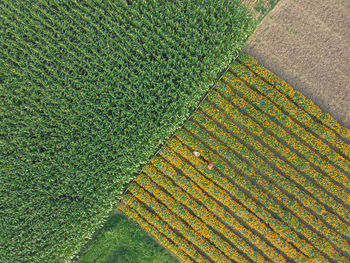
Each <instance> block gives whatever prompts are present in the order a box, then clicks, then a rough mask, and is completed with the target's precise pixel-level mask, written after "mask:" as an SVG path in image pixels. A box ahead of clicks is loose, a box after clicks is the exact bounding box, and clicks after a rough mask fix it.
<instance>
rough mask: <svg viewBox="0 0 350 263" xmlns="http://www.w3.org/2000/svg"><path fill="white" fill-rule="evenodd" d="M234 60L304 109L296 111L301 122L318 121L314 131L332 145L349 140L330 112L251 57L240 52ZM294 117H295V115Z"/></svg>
mask: <svg viewBox="0 0 350 263" xmlns="http://www.w3.org/2000/svg"><path fill="white" fill-rule="evenodd" d="M236 61H237V62H239V63H242V64H244V65H245V66H247V67H248V68H249V69H250V70H251V71H252V72H254V73H255V74H256V75H257V76H258V77H261V78H263V79H264V80H265V81H267V82H268V83H271V84H272V85H273V87H274V88H276V89H277V90H278V91H279V92H280V93H281V94H280V95H284V96H286V97H287V98H288V99H289V100H290V101H291V102H293V103H294V104H295V105H297V106H298V107H300V109H301V110H303V111H305V112H306V113H307V114H303V113H301V112H300V111H298V113H299V114H300V116H302V118H300V121H301V122H302V123H304V124H305V125H308V124H309V123H314V124H315V125H317V123H319V124H320V125H319V126H318V127H317V128H316V129H315V130H314V131H315V132H316V133H317V134H319V135H320V136H322V138H324V139H326V140H328V141H329V142H333V143H334V145H337V147H338V148H340V149H341V148H343V147H342V144H343V145H344V142H343V140H348V141H349V140H350V132H349V130H348V129H346V128H345V127H343V126H341V125H340V124H339V123H338V122H337V121H336V120H335V119H334V118H333V117H332V116H331V115H330V114H327V113H324V112H323V111H322V110H321V109H320V108H319V107H317V106H316V105H315V104H314V103H313V102H312V100H310V99H308V98H306V97H305V96H304V95H303V94H301V93H300V92H298V91H296V90H294V89H293V88H292V87H291V86H290V85H288V84H287V83H286V82H285V81H284V80H282V79H281V78H279V77H278V76H276V75H275V74H273V73H272V72H270V71H269V70H268V69H266V68H265V67H262V66H261V65H259V64H258V62H257V61H256V60H255V59H254V58H253V57H251V56H249V55H246V54H244V53H241V54H240V55H239V57H238V58H237V60H236ZM291 114H293V112H291ZM295 117H297V115H296V116H295ZM338 137H340V138H338ZM345 152H348V156H349V149H347V150H346V149H345ZM345 152H344V153H345Z"/></svg>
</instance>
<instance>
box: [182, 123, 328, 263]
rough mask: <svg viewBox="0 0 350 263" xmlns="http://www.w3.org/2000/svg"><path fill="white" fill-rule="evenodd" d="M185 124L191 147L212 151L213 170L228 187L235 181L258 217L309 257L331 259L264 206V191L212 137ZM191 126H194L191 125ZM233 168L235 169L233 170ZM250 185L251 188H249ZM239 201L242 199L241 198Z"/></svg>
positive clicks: (265, 200) (202, 150)
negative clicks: (247, 176)
mask: <svg viewBox="0 0 350 263" xmlns="http://www.w3.org/2000/svg"><path fill="white" fill-rule="evenodd" d="M186 124H187V125H185V127H184V130H185V131H186V132H187V133H188V134H190V135H191V137H192V145H191V147H193V143H195V144H197V147H198V148H199V150H200V151H201V152H205V155H206V156H207V155H208V152H209V151H211V152H212V153H213V154H212V155H211V156H210V160H212V161H214V162H215V163H217V165H216V167H217V169H215V170H218V173H219V172H221V173H220V175H221V177H223V176H225V179H227V183H226V185H227V184H228V183H229V182H231V183H229V185H230V187H234V186H233V185H232V182H235V183H236V185H235V186H236V187H237V186H240V188H239V191H240V192H241V193H240V194H241V195H242V194H244V195H245V196H247V197H248V200H249V203H248V202H247V203H244V204H245V205H246V206H247V207H249V208H250V209H251V210H252V211H254V212H255V213H256V214H257V215H258V216H259V217H261V218H262V219H263V220H264V221H265V222H267V223H268V224H269V225H270V226H271V227H272V228H273V229H274V230H275V231H276V232H278V233H279V234H281V235H282V236H283V237H284V238H286V240H287V241H289V242H291V243H293V244H294V245H295V246H296V247H297V248H298V249H299V250H301V251H303V252H304V253H305V254H306V255H308V256H310V257H311V258H317V259H322V260H328V261H331V259H330V258H329V257H328V256H327V255H326V254H325V253H324V252H322V251H320V250H319V249H318V248H316V247H314V246H313V245H312V244H311V243H310V241H309V240H308V239H307V238H306V237H305V236H304V235H303V234H302V233H300V232H298V231H294V230H293V229H292V228H291V227H290V226H288V225H287V224H286V223H285V222H283V220H282V219H281V217H280V216H279V215H278V214H276V213H275V212H274V211H272V210H271V209H269V208H267V207H266V206H265V203H266V202H269V201H268V198H267V197H266V194H264V192H262V191H261V189H259V188H257V186H256V185H254V184H253V183H252V182H251V181H249V180H248V178H244V177H243V176H242V174H240V171H239V170H237V168H236V167H235V166H234V165H233V164H232V163H231V162H230V161H228V160H227V159H226V158H225V157H223V156H222V155H221V154H220V153H218V152H217V150H215V149H213V147H214V148H215V147H216V148H217V146H216V145H213V143H215V139H214V138H212V137H208V138H205V141H203V140H202V139H201V138H200V137H199V136H198V135H196V134H194V133H193V132H192V131H190V130H189V129H188V128H191V125H193V124H188V123H186ZM186 126H189V127H188V128H187V127H186ZM192 128H194V127H193V126H192ZM196 132H198V133H200V134H201V136H203V132H202V131H201V130H199V129H198V131H196ZM186 143H187V144H189V142H186ZM212 146H213V147H212ZM223 150H224V149H223ZM233 170H235V172H234V171H233ZM237 177H238V179H241V180H237ZM248 186H249V187H248ZM226 187H227V186H226ZM236 187H234V188H236ZM250 187H251V188H252V189H250ZM230 189H231V188H230ZM236 189H237V188H236ZM237 190H238V189H237ZM231 191H232V190H231ZM252 192H253V193H252ZM260 194H262V197H265V198H261V196H260ZM241 201H244V200H241Z"/></svg>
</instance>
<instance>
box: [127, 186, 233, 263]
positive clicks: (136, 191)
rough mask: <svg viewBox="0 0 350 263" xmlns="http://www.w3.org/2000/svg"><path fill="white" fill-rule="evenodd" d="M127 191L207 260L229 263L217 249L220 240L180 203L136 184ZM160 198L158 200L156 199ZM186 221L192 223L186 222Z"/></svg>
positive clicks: (155, 190) (157, 190) (158, 191)
mask: <svg viewBox="0 0 350 263" xmlns="http://www.w3.org/2000/svg"><path fill="white" fill-rule="evenodd" d="M129 191H130V192H131V193H132V194H133V195H135V196H136V197H137V198H138V199H139V200H141V201H142V202H144V203H146V204H147V205H148V206H149V207H150V208H151V209H153V210H154V211H155V213H157V214H158V215H159V216H160V217H161V218H162V219H163V220H164V221H166V222H167V223H168V224H169V225H171V226H172V227H173V228H174V229H176V230H177V231H179V232H180V233H182V234H183V235H184V236H185V237H186V238H187V239H188V240H189V241H191V242H192V243H194V244H196V245H197V246H198V247H199V248H200V249H201V250H202V251H203V253H204V254H205V255H206V257H207V258H208V259H212V260H213V261H218V262H229V261H230V260H229V258H228V257H227V256H226V255H225V254H224V253H223V252H222V250H220V249H219V246H220V245H222V244H220V239H219V238H218V236H217V235H215V233H213V231H211V230H210V229H209V228H208V226H207V225H205V224H203V223H202V222H201V221H200V220H198V218H195V217H193V216H192V215H191V213H190V211H189V210H187V209H185V208H184V207H182V206H181V204H180V203H178V202H175V200H174V199H173V198H172V197H170V196H167V195H166V194H165V193H164V192H162V191H161V190H159V189H154V190H153V191H152V193H151V192H149V191H148V190H146V189H144V188H143V187H142V186H140V185H139V184H137V183H134V184H132V185H131V187H130V188H129ZM158 198H160V199H161V200H160V199H158ZM186 219H192V220H193V221H190V222H187V220H186Z"/></svg>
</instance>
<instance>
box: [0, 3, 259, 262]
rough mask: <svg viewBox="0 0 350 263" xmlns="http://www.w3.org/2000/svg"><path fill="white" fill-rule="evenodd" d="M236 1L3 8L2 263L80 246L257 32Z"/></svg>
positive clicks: (62, 256) (61, 256) (52, 258)
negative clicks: (253, 33) (253, 32)
mask: <svg viewBox="0 0 350 263" xmlns="http://www.w3.org/2000/svg"><path fill="white" fill-rule="evenodd" d="M240 2H241V1H239V0H226V1H224V0H198V1H190V0H184V1H169V0H166V1H165V0H157V1H155V0H147V1H141V0H140V1H130V0H128V1H126V0H117V1H106V0H99V1H77V0H72V1H60V0H54V1H27V0H21V1H12V0H11V1H9V0H6V1H2V2H1V4H0V28H1V34H0V72H1V74H0V98H1V103H0V120H1V121H0V149H1V151H0V176H1V177H0V204H1V209H0V258H1V259H2V260H3V262H63V261H66V260H68V259H69V258H70V257H72V256H73V254H74V253H77V252H78V251H79V248H80V247H81V246H82V245H83V244H84V243H85V242H86V240H87V239H88V238H89V237H91V235H92V234H93V232H94V230H95V229H97V227H99V226H100V225H101V224H102V223H103V221H104V217H105V216H106V215H107V214H108V212H109V211H111V209H112V207H113V204H114V203H115V201H116V200H117V199H118V198H119V196H120V194H121V193H122V191H123V189H124V187H125V185H126V184H127V183H128V182H130V180H131V179H132V178H133V177H135V176H136V175H137V174H138V172H139V171H140V168H141V165H142V164H143V163H145V162H146V161H147V160H148V159H149V158H150V157H151V156H152V155H153V154H154V153H155V152H156V150H157V148H158V147H159V145H160V144H161V143H162V142H163V141H164V140H165V139H166V138H167V137H168V136H170V135H171V133H172V132H173V131H174V130H175V129H176V128H177V127H179V126H180V125H181V123H182V122H183V121H184V120H185V119H186V118H187V117H188V116H189V113H190V112H191V110H193V109H194V107H195V106H196V104H197V103H198V102H199V100H200V99H201V97H202V96H203V95H204V94H205V92H206V91H207V90H208V88H209V87H210V85H212V84H213V83H214V81H215V79H216V78H217V75H218V73H219V72H220V71H221V70H223V69H224V68H225V67H226V66H227V65H228V63H229V62H230V61H231V60H232V58H233V57H234V56H235V55H236V54H237V52H238V51H239V50H240V48H241V47H242V45H243V44H244V42H245V40H246V39H247V37H248V36H249V34H250V33H251V32H252V31H253V29H254V27H255V23H254V22H253V20H252V19H251V18H250V16H249V13H248V11H247V9H246V8H245V7H243V6H242V5H241V3H240Z"/></svg>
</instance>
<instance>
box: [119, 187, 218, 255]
mask: <svg viewBox="0 0 350 263" xmlns="http://www.w3.org/2000/svg"><path fill="white" fill-rule="evenodd" d="M122 202H123V203H125V204H126V205H127V206H128V207H130V208H132V209H134V210H135V211H138V213H139V214H140V215H141V216H142V217H143V218H144V219H145V220H147V222H150V224H152V225H153V226H154V227H155V228H156V229H157V230H158V231H159V232H160V233H161V234H163V235H164V236H167V237H168V238H169V239H171V240H172V241H173V242H174V243H175V244H177V245H178V246H179V247H181V249H183V251H184V252H185V253H186V254H188V255H189V256H190V257H191V258H193V259H194V260H195V261H196V262H198V261H199V262H212V260H210V259H208V258H207V257H206V256H205V254H204V253H203V251H201V249H200V248H198V247H197V246H196V245H194V244H193V243H192V242H191V241H189V240H188V239H187V238H186V237H185V236H184V235H183V234H182V233H180V232H179V231H177V230H176V229H175V228H173V227H172V226H170V225H169V224H168V223H167V222H165V221H164V220H162V218H160V217H159V216H158V215H157V214H156V213H155V211H154V210H153V209H151V208H150V207H148V206H147V205H146V204H145V203H143V202H142V201H140V200H138V199H137V198H136V197H135V196H134V195H133V194H132V193H127V194H126V195H125V196H124V197H123V201H122Z"/></svg>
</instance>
